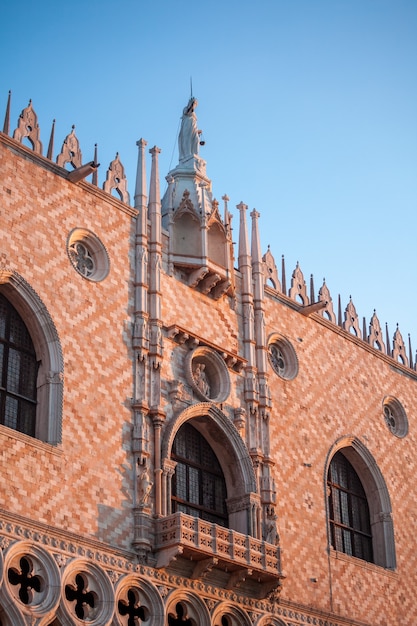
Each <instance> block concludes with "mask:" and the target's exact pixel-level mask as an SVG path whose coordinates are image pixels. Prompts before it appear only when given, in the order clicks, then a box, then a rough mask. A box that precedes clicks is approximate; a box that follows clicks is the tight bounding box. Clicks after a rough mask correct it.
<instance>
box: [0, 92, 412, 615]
mask: <svg viewBox="0 0 417 626" xmlns="http://www.w3.org/2000/svg"><path fill="white" fill-rule="evenodd" d="M196 107H197V102H196V101H195V100H194V99H191V100H190V102H189V103H188V104H187V106H186V107H185V108H184V111H183V117H182V123H181V131H180V133H179V158H178V164H177V166H176V167H175V168H174V169H173V170H171V171H170V172H169V173H168V174H167V176H166V180H167V183H168V184H167V189H166V192H165V193H164V194H163V195H162V194H161V190H160V189H161V186H160V175H159V167H158V157H159V152H160V149H159V148H157V147H153V148H151V149H150V150H149V149H148V148H147V144H146V141H144V140H142V139H141V140H140V141H138V142H137V146H138V167H137V179H136V186H135V191H134V198H133V201H132V202H131V200H130V195H129V192H128V186H127V181H126V177H125V172H124V167H123V164H122V162H121V160H120V157H119V155H116V158H115V159H114V161H113V162H112V163H111V164H110V166H109V168H108V170H107V173H106V180H105V182H104V184H103V188H100V187H99V186H98V174H97V167H98V165H97V163H96V161H97V158H96V159H95V160H94V161H92V162H90V163H87V164H85V163H83V160H82V154H81V150H80V146H79V142H78V138H77V137H76V134H75V129H74V128H73V129H72V131H71V132H70V133H69V135H68V136H67V137H66V138H65V139H64V141H63V143H62V147H61V150H60V152H59V154H58V156H56V157H54V156H53V155H54V129H52V132H51V137H50V140H49V145H48V149H47V151H46V154H45V155H44V153H43V146H42V142H41V138H40V127H39V124H38V119H37V115H36V113H35V111H34V109H33V107H32V103H31V102H30V103H29V105H28V107H26V108H25V109H23V111H22V112H21V114H20V116H19V118H18V121H17V124H16V127H15V128H13V127H12V126H11V121H10V120H11V112H10V111H11V103H10V99H9V102H8V105H7V111H6V117H5V123H4V128H3V133H0V177H1V185H0V192H1V201H0V202H1V204H0V215H1V221H0V373H1V382H0V439H1V450H2V454H1V456H0V464H1V477H2V480H1V483H0V484H1V487H0V489H1V502H0V548H1V549H0V624H1V626H24V625H25V626H29V624H30V625H35V624H36V625H37V626H70V625H71V626H74V625H76V626H82V625H84V624H85V625H86V624H90V625H91V626H134V625H136V626H139V625H144V626H180V625H181V626H242V625H243V626H302V625H304V624H314V625H316V626H345V625H347V624H349V625H356V626H388V625H389V626H394V625H397V626H400V625H401V626H415V624H416V623H417V608H416V606H415V600H414V596H415V589H416V587H417V574H416V570H417V557H416V551H415V549H414V543H415V539H414V537H415V536H416V532H417V526H416V524H417V505H416V502H417V493H416V488H415V486H414V476H415V473H416V464H417V454H416V451H417V448H416V431H415V428H416V417H417V416H416V406H417V403H416V398H417V393H416V390H417V372H416V367H415V364H414V363H413V357H412V354H411V349H410V347H409V346H406V345H405V343H404V341H403V338H402V335H401V333H400V330H399V329H398V328H397V330H396V332H395V334H394V336H393V339H392V340H391V338H390V337H389V334H388V333H387V332H385V333H384V332H383V331H382V329H381V326H380V323H379V320H378V318H377V316H376V314H374V315H373V316H372V318H371V319H370V321H369V324H366V322H365V321H363V323H362V324H361V323H360V321H359V317H358V315H357V312H356V309H355V306H354V304H353V302H352V301H350V302H349V303H348V304H347V306H346V307H345V309H344V310H342V306H341V303H340V299H339V302H338V303H337V305H336V304H334V302H333V299H332V296H331V294H330V291H329V289H328V287H327V285H326V284H325V283H323V285H322V286H321V288H320V289H319V291H318V293H317V294H315V293H314V285H313V282H312V281H311V282H310V285H309V286H307V285H306V281H305V279H304V276H303V272H302V270H301V268H300V267H299V266H298V265H297V267H296V268H295V269H294V271H293V273H292V275H291V279H290V280H289V281H288V287H287V279H286V274H285V266H284V264H282V266H281V267H280V268H278V267H277V264H276V262H275V259H274V256H273V252H272V251H271V250H270V249H268V250H267V251H265V253H263V251H262V250H261V247H260V236H259V228H260V223H261V221H260V219H259V214H258V213H257V212H256V211H254V210H253V211H249V210H248V207H247V206H246V205H245V204H243V203H242V202H241V203H240V204H239V205H238V206H237V211H238V215H239V225H238V233H239V234H238V243H237V245H236V248H235V245H234V243H233V240H232V214H231V212H230V200H229V198H228V197H227V196H223V198H221V203H220V202H219V201H217V200H216V199H215V197H214V196H213V192H212V182H211V180H210V178H209V177H208V174H207V171H206V162H205V161H204V160H203V159H202V158H201V156H200V154H199V144H200V139H201V138H200V134H199V131H198V127H197V120H196ZM148 170H149V173H150V176H149V182H148ZM164 174H165V173H164ZM90 177H91V182H89V181H87V180H86V179H87V178H90Z"/></svg>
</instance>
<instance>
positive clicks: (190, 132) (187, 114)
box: [178, 98, 200, 161]
mask: <svg viewBox="0 0 417 626" xmlns="http://www.w3.org/2000/svg"><path fill="white" fill-rule="evenodd" d="M197 104H198V102H197V100H196V98H190V99H189V101H188V104H187V106H186V107H185V108H184V110H183V112H182V118H181V128H180V134H179V136H178V149H179V159H180V161H184V160H185V159H188V158H189V157H191V156H194V154H198V144H199V138H200V131H199V130H198V128H197V116H196V114H195V112H194V111H195V109H196V108H197Z"/></svg>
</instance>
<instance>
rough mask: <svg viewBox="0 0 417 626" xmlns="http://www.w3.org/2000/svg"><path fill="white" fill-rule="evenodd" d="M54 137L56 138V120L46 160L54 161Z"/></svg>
mask: <svg viewBox="0 0 417 626" xmlns="http://www.w3.org/2000/svg"><path fill="white" fill-rule="evenodd" d="M54 137H55V120H52V128H51V136H50V137H49V144H48V152H47V154H46V158H47V159H49V160H50V161H52V159H53V152H54Z"/></svg>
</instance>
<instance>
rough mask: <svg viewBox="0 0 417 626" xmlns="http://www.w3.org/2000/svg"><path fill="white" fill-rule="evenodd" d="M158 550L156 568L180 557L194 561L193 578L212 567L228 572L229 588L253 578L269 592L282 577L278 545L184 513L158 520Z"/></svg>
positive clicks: (278, 583)
mask: <svg viewBox="0 0 417 626" xmlns="http://www.w3.org/2000/svg"><path fill="white" fill-rule="evenodd" d="M155 551H156V553H157V565H156V566H157V568H161V567H168V566H169V564H170V563H171V561H172V560H173V559H177V558H178V557H181V558H185V559H189V560H192V561H194V562H195V569H194V572H193V576H192V577H193V578H197V577H198V576H200V575H201V574H202V572H207V571H208V570H211V569H213V568H215V569H221V570H223V571H224V572H227V573H229V574H230V576H229V583H228V585H227V588H233V587H236V586H239V583H240V582H241V581H242V580H247V579H250V580H252V581H256V582H257V583H261V584H262V586H263V587H264V590H265V593H264V594H263V595H266V593H267V592H268V591H270V590H271V589H275V588H277V587H278V586H280V579H281V578H283V575H282V572H281V559H280V548H279V547H278V546H275V545H272V544H270V543H266V542H265V541H261V540H259V539H255V538H254V537H251V536H249V535H243V534H242V533H238V532H236V531H235V530H232V529H230V528H224V527H223V526H218V525H217V524H212V523H210V522H205V521H204V520H201V519H198V518H195V517H192V516H190V515H186V514H184V513H174V514H173V515H170V516H168V517H164V518H162V519H159V520H156V546H155Z"/></svg>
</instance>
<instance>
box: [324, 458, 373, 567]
mask: <svg viewBox="0 0 417 626" xmlns="http://www.w3.org/2000/svg"><path fill="white" fill-rule="evenodd" d="M327 488H328V498H329V516H330V536H331V543H332V546H333V548H335V550H339V552H344V553H345V554H350V555H351V556H356V557H358V558H359V559H364V560H365V561H370V562H373V554H372V535H371V524H370V518H369V507H368V502H367V500H366V495H365V491H364V489H363V487H362V483H361V481H360V478H359V476H358V475H357V473H356V472H355V470H354V469H353V467H352V465H351V464H350V463H349V461H348V460H347V459H346V457H345V456H344V455H343V454H342V453H341V452H337V453H336V454H335V456H334V457H333V459H332V461H331V463H330V467H329V473H328V477H327Z"/></svg>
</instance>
